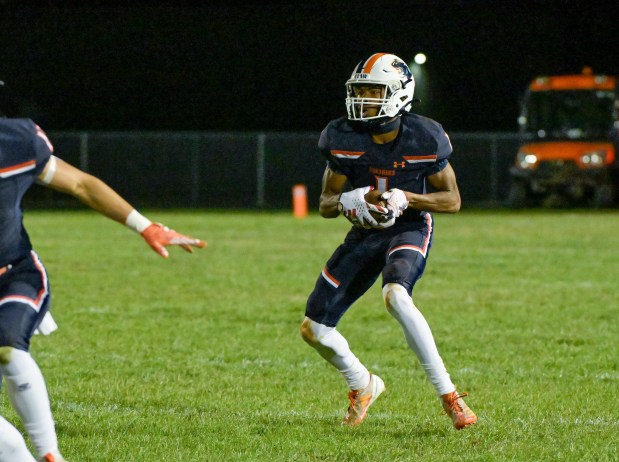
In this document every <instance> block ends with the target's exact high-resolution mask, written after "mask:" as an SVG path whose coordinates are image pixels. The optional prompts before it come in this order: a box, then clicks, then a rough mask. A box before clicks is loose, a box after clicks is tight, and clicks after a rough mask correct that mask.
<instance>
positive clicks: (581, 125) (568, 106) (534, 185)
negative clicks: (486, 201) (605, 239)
mask: <svg viewBox="0 0 619 462" xmlns="http://www.w3.org/2000/svg"><path fill="white" fill-rule="evenodd" d="M616 80H617V79H616V78H615V77H610V76H606V75H594V74H593V72H592V71H591V69H590V68H585V69H584V70H583V73H582V74H578V75H561V76H547V77H537V78H535V79H534V80H533V81H532V82H531V84H530V85H529V87H528V89H527V91H526V93H525V97H524V99H523V102H522V112H521V114H520V117H519V118H518V124H519V126H520V134H521V142H520V147H519V150H518V154H517V156H516V160H515V163H514V165H513V166H512V168H511V169H510V174H511V179H512V183H511V187H510V191H509V198H508V201H509V203H510V205H511V206H512V207H525V206H534V205H538V204H544V205H549V206H553V205H580V206H594V207H609V206H612V205H615V204H616V203H617V190H618V189H619V187H618V186H619V174H618V172H619V169H618V166H619V159H617V156H618V155H619V150H618V138H619V136H618V135H619V119H618V112H619V94H618V91H617V81H616Z"/></svg>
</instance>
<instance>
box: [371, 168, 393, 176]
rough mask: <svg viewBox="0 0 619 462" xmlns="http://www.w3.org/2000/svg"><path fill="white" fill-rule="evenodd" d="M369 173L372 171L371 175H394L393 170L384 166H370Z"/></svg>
mask: <svg viewBox="0 0 619 462" xmlns="http://www.w3.org/2000/svg"><path fill="white" fill-rule="evenodd" d="M370 173H372V174H373V175H379V176H394V175H395V170H389V169H385V168H376V167H370Z"/></svg>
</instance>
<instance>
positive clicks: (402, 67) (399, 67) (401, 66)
mask: <svg viewBox="0 0 619 462" xmlns="http://www.w3.org/2000/svg"><path fill="white" fill-rule="evenodd" d="M391 66H392V67H393V68H395V70H396V71H398V72H399V73H400V74H402V75H403V76H405V77H406V78H407V79H410V78H411V75H412V74H411V70H410V69H409V68H408V66H407V65H406V64H405V63H403V62H402V61H398V60H394V61H393V62H392V63H391Z"/></svg>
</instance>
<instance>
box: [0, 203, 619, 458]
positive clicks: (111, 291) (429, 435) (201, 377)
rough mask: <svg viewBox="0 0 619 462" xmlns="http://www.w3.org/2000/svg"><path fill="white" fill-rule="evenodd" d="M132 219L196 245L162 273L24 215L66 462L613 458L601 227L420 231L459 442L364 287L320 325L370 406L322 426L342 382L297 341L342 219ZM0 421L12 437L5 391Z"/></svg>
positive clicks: (421, 299)
mask: <svg viewBox="0 0 619 462" xmlns="http://www.w3.org/2000/svg"><path fill="white" fill-rule="evenodd" d="M148 215H149V216H150V217H151V218H153V219H155V220H158V221H162V222H164V223H166V224H168V225H169V226H171V227H174V228H176V229H178V230H179V231H182V232H184V233H187V234H190V235H196V236H198V237H202V238H204V239H205V240H207V241H208V243H209V247H208V248H206V249H204V250H201V251H199V252H197V253H195V254H193V255H188V254H185V253H184V252H182V251H181V250H180V249H172V251H171V254H172V256H171V258H170V259H169V260H164V259H161V258H160V257H158V256H157V255H156V254H155V253H154V252H152V251H150V249H149V248H148V247H147V246H146V245H145V244H144V243H143V242H142V240H141V239H140V238H138V237H137V236H135V235H134V234H133V233H131V232H130V231H128V230H127V229H125V228H123V227H121V226H118V225H117V224H114V223H112V222H110V221H108V220H105V219H104V218H102V217H100V216H98V215H96V214H95V213H94V212H88V211H84V212H35V211H33V212H29V213H27V215H26V226H27V227H28V228H29V230H30V235H31V237H32V240H33V243H34V245H35V247H36V249H37V251H38V253H39V255H40V256H41V258H42V259H43V261H44V262H45V263H46V266H47V269H48V272H49V273H50V279H51V282H52V293H53V304H52V306H53V312H54V316H55V318H56V321H57V322H58V324H59V325H60V329H59V331H57V332H56V333H54V334H53V335H51V336H49V337H38V336H37V337H36V338H35V339H33V346H32V352H33V355H34V357H35V358H36V359H37V361H38V363H39V365H40V366H41V369H42V370H43V372H44V374H45V377H46V380H47V383H48V387H49V390H50V395H51V400H52V406H53V412H54V416H55V419H56V421H57V429H58V434H59V438H60V444H61V448H62V449H63V452H64V454H65V456H66V457H67V459H68V460H69V461H71V462H87V461H114V462H130V461H182V462H191V461H215V462H219V461H271V462H275V461H433V462H435V461H456V460H458V461H617V460H618V457H619V456H618V443H617V441H618V437H617V435H619V411H618V406H617V404H618V402H619V401H618V399H619V354H618V344H619V322H618V320H619V288H618V281H619V264H618V260H619V213H617V212H616V211H615V212H587V211H553V212H543V211H519V212H507V211H499V212H497V211H495V212H490V211H487V212H477V211H466V210H465V211H463V212H461V213H459V214H457V215H437V216H436V217H435V218H436V235H435V242H434V247H433V248H432V251H431V253H430V260H429V264H428V268H427V270H426V274H425V276H424V278H423V279H422V280H421V281H420V282H419V283H418V285H417V287H416V289H415V293H414V298H415V302H416V304H417V306H418V307H419V308H420V309H421V311H422V312H423V313H424V314H425V316H426V318H427V320H428V322H429V323H430V326H431V327H432V329H433V332H434V335H435V339H436V341H437V344H438V346H439V351H440V352H441V354H442V356H443V358H444V360H445V362H446V365H447V368H448V370H449V371H450V373H451V376H452V379H453V380H454V382H455V383H457V384H458V385H459V389H461V390H466V391H468V392H469V393H470V397H469V398H468V400H467V402H468V403H469V405H470V406H471V407H472V408H473V409H474V411H475V412H476V413H477V415H478V416H479V422H478V424H477V425H476V426H474V427H472V428H467V429H465V430H463V431H460V432H457V431H455V430H453V428H452V427H451V422H450V421H449V419H448V418H447V417H446V416H444V415H442V414H441V412H440V410H441V408H440V405H439V402H438V400H437V399H436V397H435V395H434V392H433V389H432V388H431V386H430V385H429V383H428V382H427V381H426V379H425V376H424V374H423V372H422V370H421V368H420V367H419V366H418V364H417V360H416V358H415V357H414V355H413V354H412V352H410V350H408V348H407V346H406V343H405V341H404V338H403V336H402V333H401V331H400V328H399V325H398V324H397V322H396V321H395V320H393V319H392V318H391V317H390V316H389V314H388V313H387V312H386V310H385V309H384V308H383V306H382V301H381V298H380V288H379V286H378V285H376V286H375V287H373V288H372V289H371V290H370V291H369V292H368V293H367V294H366V295H365V297H363V298H362V299H361V300H360V301H359V302H358V303H357V304H356V305H355V306H354V307H353V308H352V309H351V311H350V312H349V313H348V314H347V315H346V316H345V317H344V318H343V320H342V322H341V324H340V326H339V329H340V331H341V332H342V333H343V334H344V335H345V336H346V337H347V339H348V341H349V343H350V345H351V347H352V349H353V351H354V352H355V353H356V354H357V355H358V356H359V357H360V359H361V360H362V361H364V362H365V364H366V365H367V366H368V367H369V368H370V369H371V370H373V371H375V372H376V373H378V374H380V376H381V377H382V378H383V379H384V380H385V383H386V386H387V391H386V392H385V394H384V395H383V397H381V398H380V399H379V400H378V401H377V402H376V404H375V405H374V406H373V407H372V408H371V410H370V413H369V416H368V418H367V420H366V422H365V423H364V424H363V425H362V426H360V427H357V428H354V429H350V428H343V427H342V426H340V420H341V418H342V416H343V414H344V412H345V408H346V406H347V399H346V392H347V390H346V387H345V384H344V382H343V380H342V378H341V377H340V376H339V374H338V373H337V372H336V371H335V370H334V369H332V368H331V366H329V365H328V364H327V363H326V362H325V361H324V360H322V358H320V357H319V356H318V355H317V354H316V353H315V352H314V351H313V350H311V349H310V348H309V347H307V346H306V345H305V343H304V342H303V341H302V340H301V338H300V336H299V334H298V326H299V324H300V322H301V321H302V319H303V313H304V307H305V300H306V297H307V296H308V294H309V293H310V291H311V290H312V288H313V285H314V282H315V280H316V278H317V276H318V274H319V273H320V270H321V269H322V267H323V265H324V263H325V261H326V260H327V258H328V257H329V255H330V254H331V252H332V250H333V249H334V248H335V247H336V246H337V245H338V244H339V243H340V242H341V240H342V238H343V236H344V234H345V232H346V230H347V228H348V227H347V222H346V221H345V220H344V219H337V220H325V219H321V218H319V217H318V216H310V217H309V218H307V219H304V220H296V219H294V218H292V217H291V216H290V214H288V213H249V212H234V213H233V212H228V213H223V212H222V213H220V212H201V211H192V212H178V213H176V212H170V211H166V212H163V211H150V212H149V213H148ZM0 410H1V412H2V414H3V415H5V416H6V417H7V418H8V419H9V420H11V421H13V422H15V423H17V420H16V417H15V414H14V413H13V412H12V410H11V409H10V406H9V404H8V401H7V399H6V396H5V393H2V397H1V398H0ZM17 426H18V427H19V428H20V429H21V428H22V427H21V426H20V425H19V424H18V423H17Z"/></svg>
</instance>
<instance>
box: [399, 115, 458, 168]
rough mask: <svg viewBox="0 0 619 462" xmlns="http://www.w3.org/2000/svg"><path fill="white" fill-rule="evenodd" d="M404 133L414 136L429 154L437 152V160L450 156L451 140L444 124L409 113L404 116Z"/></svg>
mask: <svg viewBox="0 0 619 462" xmlns="http://www.w3.org/2000/svg"><path fill="white" fill-rule="evenodd" d="M402 125H403V127H404V132H403V135H404V136H406V137H410V138H413V139H414V140H415V143H416V144H417V145H418V146H420V148H421V149H422V150H424V151H425V152H427V153H428V154H436V156H437V158H436V161H437V162H440V161H441V160H444V159H447V158H449V156H450V155H451V153H452V150H453V149H452V146H451V141H450V140H449V136H448V135H447V133H446V132H445V130H444V129H443V126H442V125H441V124H440V123H438V122H437V121H435V120H432V119H430V118H429V117H424V116H421V115H419V114H414V113H407V114H404V115H403V116H402Z"/></svg>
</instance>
